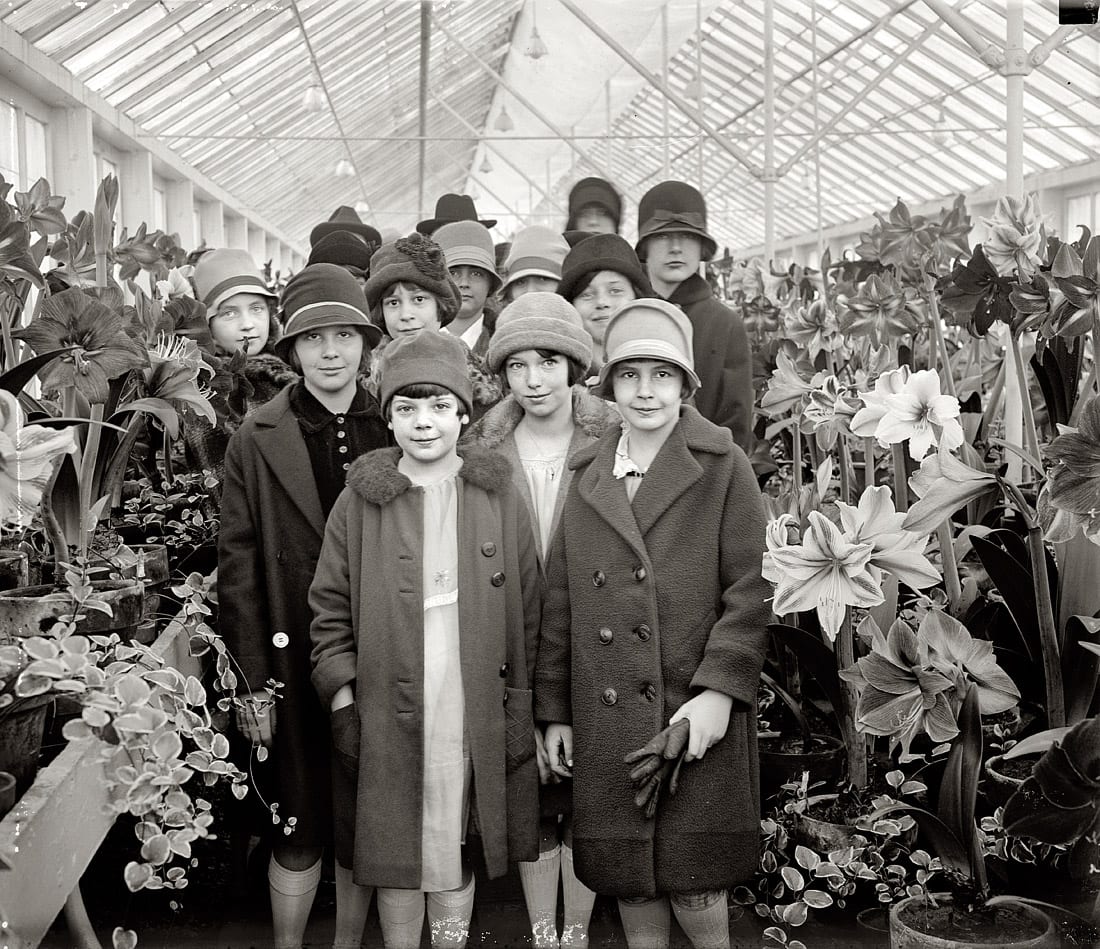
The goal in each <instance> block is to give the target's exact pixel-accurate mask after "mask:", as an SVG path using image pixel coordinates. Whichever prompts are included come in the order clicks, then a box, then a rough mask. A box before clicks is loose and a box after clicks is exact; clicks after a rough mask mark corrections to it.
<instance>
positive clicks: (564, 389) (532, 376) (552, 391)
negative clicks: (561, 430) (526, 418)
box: [504, 349, 573, 418]
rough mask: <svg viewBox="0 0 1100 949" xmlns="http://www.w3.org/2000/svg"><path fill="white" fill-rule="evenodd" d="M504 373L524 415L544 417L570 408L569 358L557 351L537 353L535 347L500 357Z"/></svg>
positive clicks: (571, 400)
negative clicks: (547, 354) (543, 354)
mask: <svg viewBox="0 0 1100 949" xmlns="http://www.w3.org/2000/svg"><path fill="white" fill-rule="evenodd" d="M504 374H505V378H507V380H508V388H509V389H511V390H512V395H514V396H515V397H516V401H517V402H518V403H519V404H520V407H521V408H522V409H523V411H524V413H525V414H526V415H533V416H535V417H536V418H548V417H550V416H552V415H554V413H555V412H559V411H564V410H566V409H568V410H569V411H572V404H573V396H572V389H571V388H570V385H569V360H567V359H566V358H565V357H564V356H563V355H561V353H553V354H552V355H550V356H541V355H539V352H538V350H537V349H524V350H522V351H521V352H518V353H512V355H511V356H509V357H508V358H507V359H505V360H504Z"/></svg>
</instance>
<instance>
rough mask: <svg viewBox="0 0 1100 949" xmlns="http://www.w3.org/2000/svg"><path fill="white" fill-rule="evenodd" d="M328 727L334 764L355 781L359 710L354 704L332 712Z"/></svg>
mask: <svg viewBox="0 0 1100 949" xmlns="http://www.w3.org/2000/svg"><path fill="white" fill-rule="evenodd" d="M329 726H330V728H331V729H332V750H333V756H334V757H335V759H336V763H337V764H338V765H339V766H340V768H341V769H342V770H343V771H344V773H345V774H346V775H347V776H348V777H349V778H351V779H352V780H356V779H357V777H358V775H359V709H357V708H356V707H355V703H354V702H353V703H352V704H351V705H344V706H342V707H341V708H338V709H337V710H336V711H335V712H333V713H332V715H331V716H330V721H329Z"/></svg>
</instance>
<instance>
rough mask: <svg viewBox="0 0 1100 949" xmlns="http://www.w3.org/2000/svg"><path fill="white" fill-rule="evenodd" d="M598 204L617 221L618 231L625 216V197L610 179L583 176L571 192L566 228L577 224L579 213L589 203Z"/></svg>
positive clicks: (616, 227)
mask: <svg viewBox="0 0 1100 949" xmlns="http://www.w3.org/2000/svg"><path fill="white" fill-rule="evenodd" d="M592 204H595V205H598V206H599V207H601V208H603V209H604V210H605V211H606V212H607V213H608V216H609V217H610V218H611V219H612V220H613V221H614V222H615V230H616V231H618V229H619V223H620V221H621V220H622V216H623V199H622V198H621V197H619V192H618V191H616V190H615V187H614V185H612V184H611V182H610V181H607V180H605V179H603V178H582V179H581V180H580V181H578V182H577V183H576V184H575V185H573V189H572V190H571V191H570V192H569V220H568V221H567V222H566V225H565V229H566V230H567V231H571V230H573V229H575V228H576V226H577V214H578V213H579V212H580V211H581V210H583V209H584V208H587V207H588V206H589V205H592Z"/></svg>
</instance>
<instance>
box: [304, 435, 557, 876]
mask: <svg viewBox="0 0 1100 949" xmlns="http://www.w3.org/2000/svg"><path fill="white" fill-rule="evenodd" d="M460 454H461V456H462V459H463V464H462V468H461V470H460V471H459V474H458V479H459V498H458V557H459V563H458V576H459V597H458V609H459V629H460V633H459V638H460V646H459V651H460V656H461V667H462V683H463V686H462V687H463V693H464V696H465V704H466V735H467V738H468V742H469V751H470V756H471V758H472V761H473V793H472V799H473V810H474V823H475V824H476V828H477V832H478V835H479V838H480V843H481V847H482V851H483V855H484V859H485V866H486V868H487V872H488V874H489V876H490V877H498V876H501V875H503V874H504V873H505V871H506V870H507V865H508V862H509V861H516V860H533V859H535V858H536V857H537V856H538V769H537V765H536V763H535V736H534V719H533V716H532V696H531V675H532V673H533V668H534V661H535V645H536V638H537V636H538V626H539V589H538V583H539V581H538V567H537V565H536V561H535V548H534V540H533V537H532V534H531V528H530V526H529V525H528V523H527V513H526V510H525V508H524V506H523V502H522V501H520V499H519V498H518V496H517V495H516V492H515V490H514V489H513V487H512V481H511V470H510V465H509V464H508V462H507V460H506V459H505V458H503V457H501V456H500V455H498V454H495V453H493V452H489V451H486V450H485V449H481V448H477V447H476V446H471V447H468V448H463V449H462V450H461V451H460ZM400 456H401V451H400V449H396V448H394V449H382V450H380V451H374V452H370V453H369V454H367V455H364V456H363V457H362V458H360V459H359V460H358V461H356V462H355V463H354V464H353V465H352V466H351V470H350V471H349V472H348V481H347V487H346V488H345V489H344V491H343V492H342V493H341V495H340V497H339V498H338V499H337V501H336V505H335V507H333V509H332V513H331V514H330V515H329V520H328V525H327V528H326V530H325V542H324V547H323V548H322V551H321V558H320V561H319V563H318V565H317V574H316V576H315V577H314V580H313V585H312V586H311V587H310V591H309V603H310V606H311V608H312V609H313V613H314V620H313V625H312V627H311V630H310V635H311V636H312V639H313V657H312V658H313V683H314V685H315V686H316V688H317V691H318V693H319V694H320V697H321V702H322V703H323V704H324V706H325V707H326V708H329V707H331V703H332V698H333V696H334V695H335V694H336V692H337V690H339V689H340V687H341V686H344V685H348V684H354V687H355V705H356V710H357V711H358V714H359V721H360V743H359V778H358V792H357V805H358V806H357V808H356V814H355V866H354V879H355V882H356V883H358V884H360V885H361V886H384V887H399V888H404V889H418V888H419V886H420V880H421V869H422V868H421V816H422V786H423V772H424V768H423V753H424V752H423V749H424V612H423V610H424V606H423V604H424V593H423V578H422V569H423V567H422V557H423V546H422V543H423V503H424V492H423V490H421V489H418V488H414V486H413V485H412V483H411V482H410V481H409V479H408V478H406V477H405V475H403V474H402V473H401V472H400V471H399V470H398V468H397V462H398V459H399V458H400Z"/></svg>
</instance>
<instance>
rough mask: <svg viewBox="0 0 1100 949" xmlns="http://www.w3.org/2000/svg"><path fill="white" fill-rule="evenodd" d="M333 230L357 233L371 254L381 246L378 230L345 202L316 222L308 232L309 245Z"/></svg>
mask: <svg viewBox="0 0 1100 949" xmlns="http://www.w3.org/2000/svg"><path fill="white" fill-rule="evenodd" d="M333 231H349V232H350V233H352V234H356V235H358V236H359V237H361V238H362V239H363V240H364V241H366V243H367V245H368V246H369V248H370V253H372V254H373V253H374V252H375V251H376V250H378V248H379V247H381V246H382V235H381V234H379V233H378V230H377V229H376V228H373V227H371V226H370V225H369V224H364V223H363V220H362V218H360V217H359V215H358V213H356V210H355V208H349V207H348V206H347V205H346V204H342V205H340V207H338V208H337V209H336V210H335V211H333V212H332V215H331V216H330V217H329V219H328V220H327V221H324V222H323V223H321V224H318V225H317V226H316V227H315V228H314V229H313V230H312V231H310V232H309V245H310V247H314V246H316V244H317V242H318V241H319V240H320V239H321V238H322V237H325V236H326V235H328V234H331V233H332V232H333Z"/></svg>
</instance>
